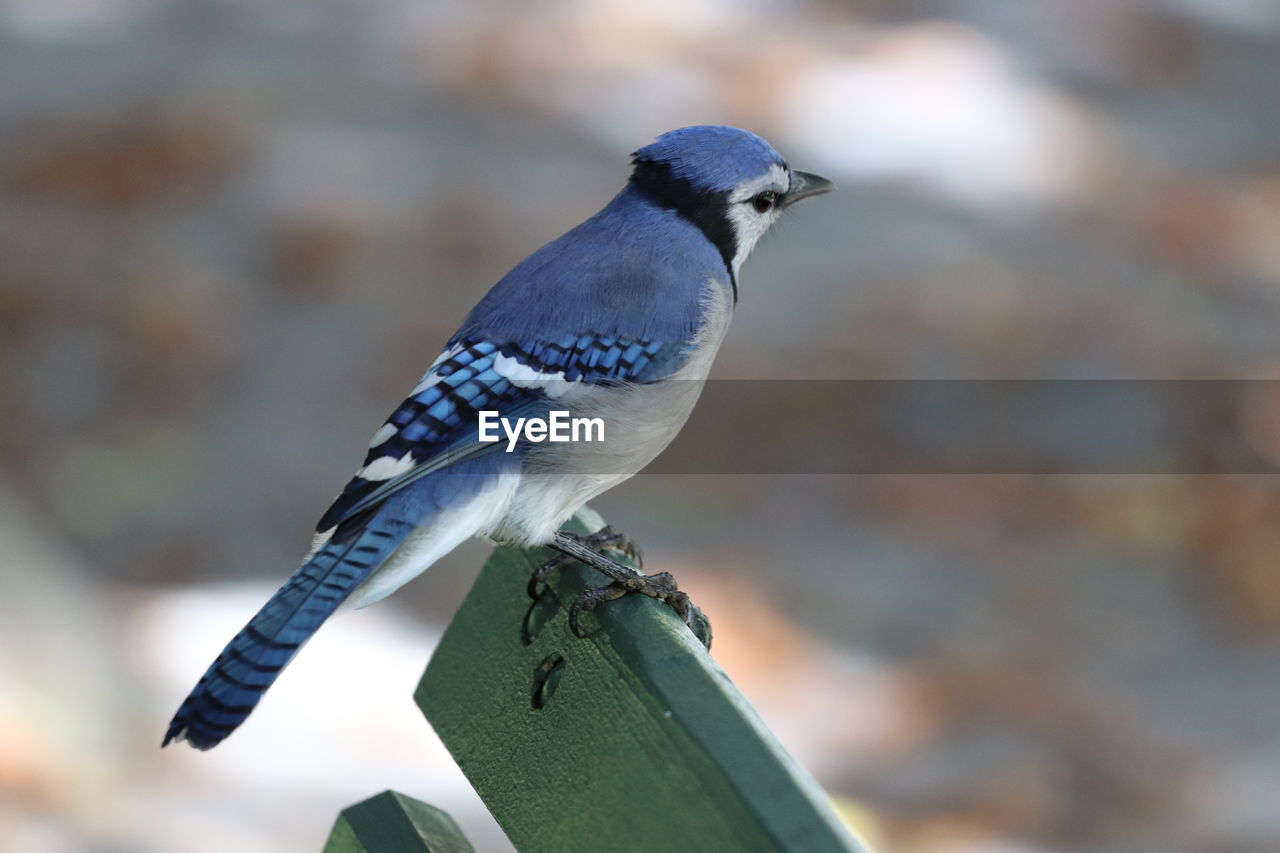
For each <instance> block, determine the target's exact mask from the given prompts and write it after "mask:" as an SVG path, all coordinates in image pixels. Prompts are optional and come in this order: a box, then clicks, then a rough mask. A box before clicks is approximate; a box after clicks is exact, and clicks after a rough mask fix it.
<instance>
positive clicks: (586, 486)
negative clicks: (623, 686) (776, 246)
mask: <svg viewBox="0 0 1280 853" xmlns="http://www.w3.org/2000/svg"><path fill="white" fill-rule="evenodd" d="M833 188H834V184H833V183H832V182H831V181H830V180H828V179H826V178H823V177H821V176H819V175H816V174H813V173H811V172H804V171H801V170H799V169H793V168H790V167H789V166H788V165H787V162H786V160H784V159H783V158H782V156H781V155H780V154H778V152H777V151H776V150H775V149H774V148H773V146H771V145H770V144H769V143H767V142H765V141H764V140H763V139H762V138H760V137H759V136H757V135H756V134H754V133H751V132H749V131H746V130H741V129H739V128H734V127H727V126H721V125H698V126H691V127H683V128H679V129H677V130H672V131H669V132H667V133H664V134H662V135H661V136H659V137H657V138H656V139H655V140H654V141H653V142H652V143H650V144H649V145H646V146H645V147H643V148H640V149H639V150H637V151H635V152H634V153H633V154H632V155H631V173H630V176H629V178H628V179H627V182H626V184H625V185H624V187H623V188H622V190H621V191H620V192H618V193H617V195H615V196H614V197H613V198H612V200H610V201H609V202H608V203H607V204H606V205H605V206H604V208H603V209H601V210H600V211H599V212H598V213H596V214H595V215H593V216H591V217H590V218H589V219H587V220H586V221H584V222H582V223H581V224H580V225H578V226H576V227H574V228H572V229H571V230H569V231H568V232H566V233H565V234H563V235H562V236H560V237H558V238H557V239H555V240H552V241H551V242H550V243H548V244H546V245H545V246H543V247H542V248H540V249H538V250H536V251H535V252H534V253H533V254H531V255H529V256H528V257H527V258H525V259H524V260H523V261H521V262H520V263H518V264H517V265H516V266H515V267H514V268H513V269H512V270H511V271H510V272H509V273H508V274H507V275H505V276H504V277H503V278H502V279H501V280H499V281H498V283H497V284H496V285H494V286H493V287H492V288H491V289H490V290H489V292H488V293H487V294H486V295H485V296H484V297H483V298H482V299H481V300H480V301H479V303H477V304H476V306H475V308H474V309H473V310H472V311H471V312H470V314H469V315H468V316H467V317H466V318H465V319H464V320H463V322H462V325H461V326H460V327H459V328H458V331H457V332H456V333H455V334H454V335H453V337H451V338H450V339H449V340H448V342H447V343H446V344H445V346H444V349H443V351H442V352H441V353H440V355H439V357H438V358H437V359H436V360H435V361H434V362H433V363H432V364H431V366H430V367H429V368H428V370H427V371H426V373H425V375H423V377H422V379H421V380H420V381H419V382H418V384H417V385H416V386H415V387H414V388H413V390H412V391H411V392H410V393H409V395H408V397H406V398H405V400H404V402H402V403H401V404H400V405H399V406H398V407H397V408H396V409H395V411H394V412H393V413H392V414H391V416H390V417H389V418H387V420H386V421H385V422H384V423H383V424H382V425H381V426H380V427H379V428H378V430H377V431H376V432H375V433H374V435H373V438H372V440H371V441H370V443H369V448H368V451H367V454H366V456H365V458H364V462H363V464H362V465H361V467H360V468H359V469H358V470H357V471H356V473H355V475H354V477H352V478H351V480H350V481H349V482H348V483H347V484H346V486H345V488H344V489H343V490H342V492H341V493H340V494H339V495H338V496H337V498H336V499H335V500H334V501H333V503H332V504H331V505H330V506H329V508H328V510H327V511H326V512H325V513H324V515H323V516H322V517H321V518H320V521H319V523H318V524H317V526H316V533H315V537H314V541H313V543H312V547H311V550H310V552H309V553H308V554H307V555H306V557H305V558H304V560H303V562H302V564H301V566H300V567H299V568H298V569H297V570H296V571H295V572H294V573H293V574H292V575H291V576H290V577H289V578H288V579H287V580H286V581H285V583H284V585H283V586H281V587H280V589H279V590H278V591H276V592H275V594H273V595H272V596H271V597H270V599H269V600H268V601H267V602H266V603H265V604H264V605H263V606H262V608H261V609H260V610H259V611H258V612H257V614H256V615H254V616H253V617H252V618H251V619H250V620H249V622H248V624H246V625H245V626H244V628H243V629H242V630H241V631H240V632H239V633H238V634H236V635H235V637H234V638H233V639H232V640H231V641H230V642H229V643H228V644H227V645H226V647H225V648H224V649H223V650H222V652H221V654H219V655H218V657H217V658H216V659H215V660H214V662H213V663H212V664H211V665H210V666H209V668H208V669H207V670H206V671H205V673H204V675H203V676H202V677H201V678H200V680H199V682H198V683H197V684H196V686H195V688H194V689H193V690H192V691H191V693H190V695H188V696H187V698H186V699H185V700H184V701H183V702H182V704H181V706H180V707H179V709H178V711H177V713H176V714H175V715H174V717H173V720H172V722H171V723H170V725H169V727H168V729H167V731H166V733H165V736H164V741H163V744H162V745H164V746H167V745H168V744H169V743H171V742H183V741H185V742H186V743H188V744H189V745H190V746H192V747H194V748H196V749H200V750H206V749H210V748H212V747H214V746H216V745H217V744H218V743H220V742H221V741H222V740H224V739H225V738H226V737H227V736H228V735H230V734H231V733H232V732H233V731H234V730H235V729H236V728H237V727H239V726H240V724H241V723H243V722H244V721H245V720H246V719H247V718H248V716H249V714H250V713H251V712H252V711H253V709H254V708H255V707H256V706H257V704H258V702H259V700H260V699H261V698H262V696H263V694H264V693H265V692H266V690H267V688H269V687H270V686H271V685H272V684H273V683H274V682H275V680H276V678H277V676H278V675H279V674H280V672H281V670H283V669H284V667H285V666H286V665H287V664H288V663H289V662H290V661H291V660H292V659H293V657H294V656H295V655H296V654H297V652H298V650H299V649H300V648H301V647H302V645H303V644H304V643H305V642H306V641H307V640H308V638H310V637H311V636H312V635H313V634H314V633H315V632H316V630H317V629H318V628H319V627H320V626H321V624H322V623H323V622H324V621H325V620H326V619H328V618H329V616H331V615H332V614H333V613H335V612H336V611H337V610H338V609H339V608H340V607H353V606H354V607H363V606H365V605H368V604H372V603H373V602H375V601H378V600H380V599H382V598H383V597H385V596H387V595H388V594H390V593H391V592H393V591H394V590H396V589H397V588H398V587H400V586H401V585H403V584H404V583H406V582H408V581H409V580H411V579H412V578H413V577H415V576H417V575H418V574H420V573H421V572H423V571H424V570H425V569H426V568H428V567H429V566H430V565H431V564H432V563H434V562H436V561H437V560H438V559H440V558H441V557H442V556H443V555H445V554H446V553H448V552H449V551H451V550H452V549H453V548H454V547H456V546H457V545H459V544H460V543H461V542H463V541H464V540H467V539H469V538H472V537H480V538H482V539H485V540H488V541H492V542H496V543H507V544H514V545H519V546H541V545H549V546H550V547H551V548H552V549H554V550H555V551H557V552H559V553H561V554H564V555H566V556H565V558H564V559H562V560H559V561H553V562H549V563H548V564H547V565H546V566H545V567H544V568H545V570H544V568H540V569H539V574H538V577H539V578H540V579H544V578H545V577H546V574H547V571H550V570H554V569H555V568H556V567H558V566H559V565H562V564H563V563H564V562H565V561H566V560H568V559H578V560H581V561H582V562H584V563H586V564H587V565H589V566H591V567H593V568H595V569H597V570H599V571H600V572H602V573H603V574H604V575H605V576H606V577H607V578H609V580H610V582H609V583H608V584H606V585H604V586H601V587H596V588H593V589H589V590H587V592H585V593H583V595H582V596H581V597H580V598H579V600H577V601H575V602H574V607H573V608H572V609H571V611H570V623H571V626H572V627H573V629H574V631H575V633H579V634H580V631H579V626H578V623H577V615H578V613H580V612H581V611H582V610H584V609H588V610H589V609H592V608H593V607H595V606H596V605H597V604H600V603H602V602H605V601H608V600H611V599H614V598H618V597H620V596H622V595H625V594H628V593H632V592H639V593H642V594H646V595H650V596H652V597H654V598H657V599H658V600H660V601H662V602H664V603H666V604H668V605H670V606H671V607H673V609H675V610H676V612H677V613H678V614H679V615H680V616H681V617H682V618H683V619H685V621H686V622H687V623H689V624H690V625H691V627H692V626H694V624H695V620H694V615H695V613H696V608H694V607H692V606H691V604H690V603H689V601H688V597H687V596H686V595H684V593H683V592H680V591H679V589H678V587H677V586H676V584H675V582H674V579H672V578H671V576H670V575H669V574H666V573H661V574H657V575H643V574H640V573H639V572H637V571H635V570H633V569H631V568H629V567H627V566H624V565H622V564H620V563H618V562H617V561H615V560H612V559H610V558H609V557H608V556H606V554H605V551H607V550H613V551H619V552H622V553H625V554H628V555H634V554H635V553H636V549H634V547H633V546H631V544H630V542H629V540H627V539H626V537H623V536H621V535H619V534H616V533H615V532H614V531H613V530H612V529H611V528H609V529H606V530H603V531H600V532H599V533H598V534H596V535H595V536H594V537H593V536H585V537H584V536H578V535H574V534H572V533H569V532H566V531H561V530H560V526H561V525H562V524H563V523H564V522H565V521H566V520H567V519H569V517H570V516H572V515H573V513H574V512H576V511H577V510H578V509H579V508H580V507H582V506H583V505H584V504H585V503H586V502H587V501H589V500H590V499H591V498H593V497H595V496H596V495H598V494H600V493H602V492H604V491H605V490H607V489H609V488H612V487H613V486H615V485H617V484H618V483H621V482H623V481H624V480H626V479H627V478H628V477H630V476H632V475H633V474H635V473H637V472H638V471H640V470H641V469H642V468H643V467H644V466H645V465H647V464H648V463H649V462H650V461H652V460H653V459H654V458H655V457H656V456H657V455H658V454H659V453H660V452H661V451H662V450H663V449H664V448H665V447H666V446H667V444H668V443H669V442H670V441H671V440H672V438H674V437H675V435H676V434H677V433H678V432H679V431H680V429H681V427H682V426H683V425H684V422H685V420H686V419H687V417H688V416H689V413H690V411H691V410H692V408H693V406H694V403H695V402H696V400H697V398H698V395H699V393H700V391H701V388H702V385H703V382H704V380H705V379H706V377H707V374H708V372H709V370H710V368H711V364H712V361H713V359H714V358H715V355H716V351H717V350H718V349H719V347H720V344H721V341H722V340H723V339H724V337H725V333H726V331H727V329H728V326H729V321H730V318H731V316H732V314H733V311H734V308H735V306H736V305H737V302H738V295H739V291H738V285H739V273H740V271H741V268H742V265H743V262H744V261H745V260H746V259H747V256H748V255H749V254H750V253H751V251H752V249H753V248H754V247H755V246H756V243H757V242H758V241H759V240H760V238H761V237H762V236H763V235H764V234H765V232H766V231H768V230H769V229H770V227H771V226H773V225H774V224H775V223H776V222H777V221H778V219H779V217H780V216H781V215H782V213H783V211H785V210H787V209H788V208H790V207H791V206H792V205H793V204H795V203H796V202H799V201H801V200H803V199H807V198H811V197H813V196H816V195H819V194H821V193H825V192H828V191H830V190H832V189H833ZM557 410H558V411H568V412H572V413H573V414H574V415H575V416H583V417H592V418H599V419H600V421H601V423H602V425H603V438H604V440H603V441H598V442H587V441H577V442H574V441H568V442H550V441H537V440H535V438H536V437H535V436H533V435H532V434H531V433H529V432H527V431H526V433H525V434H524V436H523V438H522V439H521V440H520V441H518V442H517V443H516V444H515V446H514V448H513V449H512V448H511V447H510V446H509V445H507V444H506V443H505V442H492V441H481V440H480V434H479V429H478V421H479V417H480V415H479V413H480V412H485V411H488V412H497V413H499V414H500V415H501V416H502V417H504V418H507V419H508V420H509V421H514V420H515V419H518V418H520V417H526V418H533V417H539V416H545V415H547V414H548V413H551V412H554V411H557Z"/></svg>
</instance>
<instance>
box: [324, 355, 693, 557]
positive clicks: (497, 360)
mask: <svg viewBox="0 0 1280 853" xmlns="http://www.w3.org/2000/svg"><path fill="white" fill-rule="evenodd" d="M681 353H682V347H681V346H679V345H671V344H667V343H664V342H661V341H652V340H648V339H644V338H641V339H632V338H628V337H622V336H618V335H597V334H592V333H584V334H578V335H563V336H561V337H560V338H558V339H556V340H554V341H527V342H519V341H504V342H502V343H495V342H493V341H487V340H456V339H455V340H452V341H450V342H449V345H448V346H447V347H446V348H445V351H444V352H443V353H442V354H441V356H440V357H439V358H438V359H437V360H436V362H435V363H434V364H433V365H432V366H431V368H430V369H429V370H428V371H427V372H426V374H425V375H424V376H423V377H422V380H421V381H420V382H419V383H418V385H417V386H416V387H415V388H414V390H413V392H412V393H411V394H410V395H409V396H408V397H407V398H405V400H404V402H402V403H401V404H400V405H399V407H397V408H396V410H395V411H394V412H392V414H391V417H389V418H387V420H386V422H385V423H384V424H383V425H382V426H381V427H380V428H379V429H378V431H377V432H376V433H374V438H373V441H372V442H371V446H370V448H369V452H368V454H367V455H366V456H365V459H364V464H363V465H362V466H361V468H360V470H359V471H357V472H356V475H355V476H354V477H353V478H352V479H351V480H350V482H348V483H347V485H346V487H345V488H344V489H343V491H342V494H340V495H339V496H338V497H337V499H336V500H334V502H333V504H332V505H331V506H330V507H329V509H328V511H327V512H325V514H324V516H323V517H322V518H321V519H320V522H319V523H318V524H317V525H316V530H317V531H321V532H323V531H327V530H329V529H331V528H333V527H334V526H335V525H337V524H339V523H340V522H342V521H343V520H345V519H347V518H350V517H351V516H353V515H355V514H357V513H359V512H362V511H364V510H366V509H369V508H370V507H372V506H374V505H376V503H377V502H378V501H381V500H385V499H386V498H387V497H388V496H389V495H391V494H393V493H395V492H396V491H398V490H400V489H403V488H406V487H408V486H410V485H412V484H413V483H415V482H418V481H419V480H421V479H422V478H423V477H425V476H428V475H430V474H432V473H435V472H436V471H439V470H442V469H444V468H446V467H448V466H449V465H451V464H456V463H457V462H459V461H461V460H463V459H467V458H470V457H472V456H476V455H478V454H482V453H492V452H495V451H497V450H499V449H500V446H499V445H498V444H484V443H481V442H480V441H479V438H478V432H479V431H478V426H479V413H480V412H481V411H484V410H491V411H497V412H499V413H500V414H501V415H502V416H503V417H507V418H517V417H524V416H527V415H531V414H536V413H537V412H539V411H541V412H542V413H543V414H544V415H545V413H546V411H547V410H549V409H551V408H553V403H554V402H555V400H556V399H557V398H558V397H560V396H561V394H562V393H563V391H564V390H565V389H567V388H569V387H571V384H572V383H584V384H590V385H604V384H617V383H645V382H653V381H656V380H659V379H663V378H665V377H666V376H667V375H668V374H669V373H670V372H672V371H673V370H675V369H678V366H679V362H680V355H681Z"/></svg>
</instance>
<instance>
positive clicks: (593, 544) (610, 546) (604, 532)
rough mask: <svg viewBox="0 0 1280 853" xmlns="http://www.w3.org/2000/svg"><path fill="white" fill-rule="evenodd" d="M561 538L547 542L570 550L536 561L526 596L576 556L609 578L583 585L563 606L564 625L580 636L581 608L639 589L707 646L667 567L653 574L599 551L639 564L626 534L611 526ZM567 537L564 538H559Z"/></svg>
mask: <svg viewBox="0 0 1280 853" xmlns="http://www.w3.org/2000/svg"><path fill="white" fill-rule="evenodd" d="M557 537H558V538H561V539H562V541H561V542H560V543H559V544H553V546H552V547H557V548H560V547H567V548H568V550H570V551H572V552H573V554H572V556H571V555H570V554H569V553H565V552H561V553H558V554H556V556H554V557H552V558H551V559H550V560H547V561H546V562H545V563H543V564H542V565H540V566H538V568H536V569H535V570H534V572H533V574H532V575H531V576H530V578H529V584H528V593H529V597H530V598H532V599H534V601H537V600H538V599H540V598H541V596H542V594H543V593H544V592H545V591H546V584H547V580H548V578H550V577H551V576H552V575H553V574H554V573H555V572H558V571H560V570H561V569H563V568H564V567H565V566H567V565H569V564H570V563H573V562H576V561H578V560H581V561H582V562H583V563H585V564H586V565H588V566H590V567H591V568H594V569H596V570H597V571H599V572H600V573H602V574H604V575H605V576H606V577H608V578H609V579H610V582H609V583H607V584H605V585H603V586H598V587H592V588H591V589H588V590H585V591H584V592H582V593H581V594H580V595H578V597H577V598H575V599H574V601H573V603H572V604H571V605H570V606H569V629H570V630H571V631H573V633H574V635H575V636H577V637H583V636H585V633H584V632H583V630H582V626H581V624H580V622H579V619H580V617H581V616H582V613H583V612H584V611H585V612H590V611H592V610H595V609H596V608H597V607H599V606H600V605H601V604H604V603H605V602H607V601H615V600H617V599H619V598H622V597H623V596H624V595H630V594H631V593H637V592H638V593H640V594H641V595H647V596H649V597H650V598H653V599H656V600H657V601H659V602H661V603H662V604H665V605H666V606H667V607H670V608H671V609H672V610H674V611H675V612H676V615H677V616H679V617H680V620H681V621H682V622H684V623H685V625H687V626H689V630H691V631H692V632H693V634H694V636H696V637H697V638H698V640H699V642H701V643H702V644H703V645H704V646H706V647H707V648H711V623H710V622H709V621H707V617H706V616H704V615H703V613H702V611H701V610H699V609H698V608H697V607H696V606H694V604H693V602H692V601H690V600H689V596H688V595H687V594H686V593H684V592H682V591H681V590H680V588H679V587H677V586H676V579H675V578H674V577H672V576H671V573H670V572H659V573H658V574H655V575H644V574H641V573H640V572H638V571H636V570H635V569H632V568H630V567H628V566H624V565H622V564H621V563H617V562H614V561H613V560H610V559H609V558H608V557H605V556H603V554H602V553H601V552H602V551H613V552H614V553H617V554H621V555H623V556H625V557H628V558H629V559H630V560H631V561H632V562H634V563H635V564H636V565H637V566H639V565H640V564H641V558H640V549H639V548H637V547H636V545H635V543H634V542H632V541H631V540H630V539H629V538H627V537H626V536H624V535H623V534H621V533H619V532H618V531H616V530H614V529H613V528H612V527H603V528H601V529H600V530H599V531H598V532H596V533H593V534H591V535H589V536H579V535H576V534H571V533H565V532H564V531H561V532H560V533H559V534H557ZM565 540H567V541H565Z"/></svg>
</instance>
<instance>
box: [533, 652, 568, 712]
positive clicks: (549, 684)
mask: <svg viewBox="0 0 1280 853" xmlns="http://www.w3.org/2000/svg"><path fill="white" fill-rule="evenodd" d="M564 667H565V663H564V658H562V657H560V656H559V655H553V656H551V657H546V658H543V659H542V663H540V664H538V665H537V666H536V667H535V668H534V670H533V690H532V693H531V701H530V704H531V705H533V709H534V710H535V711H539V710H541V709H542V708H545V707H546V705H547V703H548V702H549V701H551V695H552V694H553V693H555V692H556V687H557V686H559V684H560V679H561V678H563V677H564Z"/></svg>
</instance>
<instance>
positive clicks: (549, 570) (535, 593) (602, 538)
mask: <svg viewBox="0 0 1280 853" xmlns="http://www.w3.org/2000/svg"><path fill="white" fill-rule="evenodd" d="M562 535H566V536H572V538H573V539H575V540H576V541H578V542H580V543H581V544H583V545H585V546H586V547H588V548H590V549H591V550H592V551H594V552H596V553H597V554H603V553H604V552H605V551H612V552H614V553H615V554H621V555H622V556H623V557H626V558H627V559H628V560H630V561H631V562H633V563H635V565H636V568H641V567H643V566H644V556H643V555H642V554H641V553H640V547H639V546H638V545H636V543H634V542H632V541H631V538H630V537H629V536H627V535H626V534H624V533H619V532H618V531H616V530H614V529H613V527H612V526H609V525H605V526H604V527H602V528H600V529H599V530H597V531H596V532H595V533H591V534H588V535H586V536H578V535H576V534H567V533H565V534H562ZM572 562H574V559H573V557H570V556H569V555H568V554H560V553H557V554H556V555H555V556H554V557H552V558H551V559H550V560H547V561H546V562H545V563H543V564H542V565H540V566H538V568H536V569H534V570H533V574H531V575H530V576H529V583H528V586H527V587H526V588H525V591H526V592H528V593H529V597H530V598H532V599H534V600H535V601H536V600H537V599H538V598H539V597H540V596H541V595H542V588H543V586H545V585H546V583H547V579H548V578H550V577H551V576H552V575H554V574H555V573H556V572H558V571H560V570H561V569H563V568H564V567H565V566H567V565H569V564H570V563H572ZM624 568H625V567H624Z"/></svg>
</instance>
